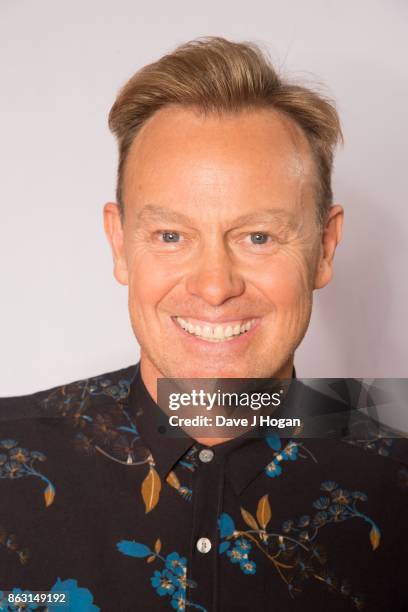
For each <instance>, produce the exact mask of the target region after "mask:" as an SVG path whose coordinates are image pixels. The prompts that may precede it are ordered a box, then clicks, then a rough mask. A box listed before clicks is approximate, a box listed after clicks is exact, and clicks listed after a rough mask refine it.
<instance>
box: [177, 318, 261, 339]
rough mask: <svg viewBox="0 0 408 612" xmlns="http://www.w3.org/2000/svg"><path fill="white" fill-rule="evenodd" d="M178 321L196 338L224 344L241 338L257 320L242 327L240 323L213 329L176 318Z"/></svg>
mask: <svg viewBox="0 0 408 612" xmlns="http://www.w3.org/2000/svg"><path fill="white" fill-rule="evenodd" d="M176 321H177V323H178V324H179V325H180V327H182V328H183V329H184V330H185V331H188V332H189V333H190V334H192V335H194V336H199V337H200V338H205V339H206V340H207V341H209V342H223V341H225V340H232V338H233V337H234V336H239V335H241V334H244V333H245V332H247V331H249V330H250V329H251V327H252V325H253V324H254V323H255V319H251V320H250V321H247V322H246V323H243V324H242V325H240V324H239V323H237V324H235V325H226V326H225V327H224V326H223V325H216V326H215V327H213V328H212V327H210V326H209V325H204V326H201V325H194V324H193V323H190V321H186V320H185V319H182V318H181V317H176Z"/></svg>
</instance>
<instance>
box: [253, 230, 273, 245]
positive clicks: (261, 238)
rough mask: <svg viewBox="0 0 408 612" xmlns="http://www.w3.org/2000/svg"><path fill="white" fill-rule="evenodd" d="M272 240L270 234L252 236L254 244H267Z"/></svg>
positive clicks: (260, 233) (259, 233) (258, 233)
mask: <svg viewBox="0 0 408 612" xmlns="http://www.w3.org/2000/svg"><path fill="white" fill-rule="evenodd" d="M268 238H270V236H269V234H263V233H262V232H255V233H254V234H251V242H252V244H266V243H267V242H268Z"/></svg>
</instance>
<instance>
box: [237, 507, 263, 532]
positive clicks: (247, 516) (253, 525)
mask: <svg viewBox="0 0 408 612" xmlns="http://www.w3.org/2000/svg"><path fill="white" fill-rule="evenodd" d="M241 514H242V518H243V519H244V521H245V522H246V524H247V525H249V527H251V528H252V529H255V530H256V531H259V526H258V523H257V522H256V520H255V518H254V517H253V516H252V514H251V513H250V512H248V510H245V508H242V506H241Z"/></svg>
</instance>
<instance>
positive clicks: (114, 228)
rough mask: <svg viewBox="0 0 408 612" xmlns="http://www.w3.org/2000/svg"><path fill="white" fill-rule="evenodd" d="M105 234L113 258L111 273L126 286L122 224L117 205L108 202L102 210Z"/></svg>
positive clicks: (126, 273)
mask: <svg viewBox="0 0 408 612" xmlns="http://www.w3.org/2000/svg"><path fill="white" fill-rule="evenodd" d="M103 223H104V227H105V234H106V236H107V238H108V240H109V243H110V245H111V249H112V256H113V273H114V276H115V278H116V280H117V281H118V282H119V283H121V285H127V284H128V269H127V261H126V254H125V248H124V240H123V233H124V232H123V224H122V219H121V215H120V209H119V206H118V204H115V203H113V202H108V203H107V204H105V206H104V208H103Z"/></svg>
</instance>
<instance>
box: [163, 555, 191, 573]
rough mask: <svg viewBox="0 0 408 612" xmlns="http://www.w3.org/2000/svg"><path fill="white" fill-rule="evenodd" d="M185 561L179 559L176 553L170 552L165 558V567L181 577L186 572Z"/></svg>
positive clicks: (182, 558) (184, 559) (181, 558)
mask: <svg viewBox="0 0 408 612" xmlns="http://www.w3.org/2000/svg"><path fill="white" fill-rule="evenodd" d="M186 564H187V559H186V558H185V557H180V555H179V554H178V553H177V552H172V553H170V554H169V555H167V557H166V567H168V569H169V570H171V571H172V572H173V573H174V574H176V576H182V575H184V573H185V570H186Z"/></svg>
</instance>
